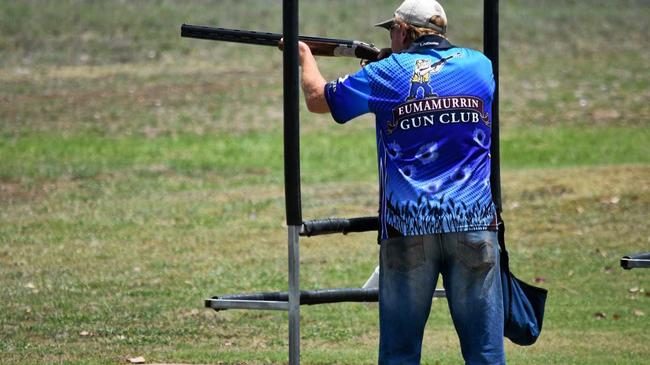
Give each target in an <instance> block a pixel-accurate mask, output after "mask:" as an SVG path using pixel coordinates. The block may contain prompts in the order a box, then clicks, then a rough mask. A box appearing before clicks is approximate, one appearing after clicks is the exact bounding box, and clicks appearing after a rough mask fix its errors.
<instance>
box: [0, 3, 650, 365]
mask: <svg viewBox="0 0 650 365" xmlns="http://www.w3.org/2000/svg"><path fill="white" fill-rule="evenodd" d="M398 3H399V2H398V1H385V0H382V1H370V0H354V1H338V0H335V1H323V0H302V1H300V28H301V33H302V34H305V35H319V36H327V37H335V38H348V39H358V40H362V41H368V42H373V43H375V44H376V45H378V46H379V47H383V46H387V43H388V39H387V34H386V32H385V31H384V30H381V29H378V28H373V27H372V24H373V23H375V22H377V21H379V20H383V19H385V18H387V17H389V16H390V15H391V14H392V13H393V11H394V9H395V8H396V7H397V5H398ZM443 5H444V6H445V8H446V11H447V14H448V17H449V21H450V27H449V29H450V38H451V40H452V42H453V43H456V44H458V45H463V46H469V47H473V48H477V49H481V48H482V16H483V15H482V2H480V1H479V2H477V1H471V0H462V1H461V0H454V1H444V2H443ZM500 15H501V19H500V22H501V29H500V31H501V39H500V41H501V47H500V51H501V54H500V61H501V64H500V75H501V80H500V92H501V94H500V95H501V104H500V108H501V113H500V116H501V129H502V164H503V167H504V168H503V177H502V180H503V185H504V186H503V194H504V218H505V219H506V222H507V223H508V229H509V232H508V235H509V237H510V238H509V247H510V251H512V252H511V260H512V261H513V268H514V271H515V272H516V273H517V274H518V275H519V276H521V277H522V278H523V279H524V280H526V281H529V282H532V283H537V285H540V286H544V287H547V288H549V289H550V297H549V303H548V309H547V319H546V322H545V325H544V326H545V328H544V333H543V335H542V338H541V339H540V341H539V342H538V343H537V344H536V345H535V346H533V347H530V348H521V347H516V346H512V345H511V344H508V357H509V359H510V362H511V363H513V364H642V363H644V360H643V359H647V358H648V356H649V355H650V352H649V350H648V347H647V343H648V341H650V335H649V334H648V332H647V325H645V323H647V316H648V315H650V305H649V301H650V297H649V296H648V293H647V292H646V290H647V289H648V288H647V286H648V285H647V283H648V274H650V272H643V270H634V271H631V272H624V271H622V270H621V269H620V268H619V267H618V259H620V256H622V255H623V254H628V253H631V252H638V251H648V250H649V249H650V248H649V247H650V231H649V229H648V225H647V220H648V216H649V215H650V214H649V213H650V209H649V207H650V148H649V147H648V143H647V141H648V140H649V137H650V133H649V131H650V123H649V119H650V103H648V100H649V99H650V41H648V38H647V35H648V34H650V32H649V30H650V29H649V27H650V23H649V22H648V21H647V19H648V16H650V4H649V3H648V2H647V1H645V0H616V1H604V0H593V1H588V2H585V1H571V0H563V1H533V0H502V1H501V8H500ZM281 19H282V9H281V2H280V1H279V0H277V1H276V0H238V1H232V0H222V1H199V0H191V1H183V2H178V1H171V0H169V1H165V0H158V1H154V0H142V1H81V0H76V1H75V0H60V1H47V0H41V1H37V0H25V1H3V2H0V300H2V302H3V303H4V304H5V309H4V310H3V312H2V314H0V351H1V352H2V360H0V362H1V363H7V364H25V363H28V364H42V363H74V364H78V363H83V364H86V363H87V364H99V363H116V362H123V361H124V359H125V358H127V357H132V356H136V355H142V356H144V357H145V358H146V359H147V360H148V361H150V362H174V361H177V362H179V361H182V362H191V363H220V364H241V363H245V364H268V363H285V362H286V351H287V347H286V346H287V344H286V316H285V315H284V314H283V313H268V312H253V311H227V312H221V313H213V312H211V311H209V310H207V309H203V308H202V304H203V303H202V301H203V299H205V298H207V297H209V296H211V295H217V294H224V293H237V292H247V291H262V290H282V289H285V288H286V246H285V245H286V232H285V229H284V218H283V217H284V198H283V185H282V184H283V172H282V132H281V130H282V106H281V105H282V76H281V68H282V54H281V52H279V51H278V50H276V49H273V48H272V47H269V48H265V47H256V46H248V45H234V44H226V43H217V42H209V41H202V40H192V39H182V38H181V37H180V25H181V24H182V23H191V24H202V25H211V26H220V27H230V28H241V29H250V30H260V31H271V32H280V31H281V23H282V22H281ZM319 61H320V65H321V67H322V71H323V73H324V74H325V76H326V77H327V78H330V79H334V78H336V77H338V76H341V75H344V74H346V73H350V72H354V71H355V70H356V69H357V68H358V65H357V61H356V60H352V59H326V58H320V59H319ZM301 105H302V103H301ZM301 141H302V149H301V164H302V166H301V167H302V181H303V184H304V185H303V189H302V190H303V213H304V215H305V218H306V219H310V218H316V217H326V216H365V215H373V214H376V201H377V198H376V197H377V187H376V178H377V177H376V173H377V172H376V162H375V155H374V154H375V151H374V148H375V142H374V126H373V119H372V116H364V117H361V118H359V120H356V121H354V122H351V123H348V125H345V126H338V125H335V123H333V122H332V120H331V118H330V117H329V116H327V115H324V116H316V115H311V114H309V113H307V112H306V110H305V109H304V107H303V109H302V114H301ZM374 242H375V237H374V235H373V234H372V233H367V234H358V235H350V236H346V237H338V236H337V237H331V236H330V237H323V238H313V239H311V238H310V239H305V240H303V241H302V243H301V244H302V247H303V250H302V252H301V254H302V260H303V263H302V266H301V274H302V278H301V282H302V284H303V286H304V288H306V289H312V288H327V287H342V286H346V287H353V286H359V285H361V284H362V283H363V282H364V281H365V279H366V278H367V276H368V275H369V274H370V273H371V272H372V270H373V268H374V266H375V265H376V263H377V258H376V257H377V256H376V255H377V251H378V250H377V247H376V245H374ZM644 286H645V288H644ZM302 313H303V314H302V315H303V330H302V331H303V332H302V336H303V362H304V363H306V364H334V363H336V364H372V363H374V362H375V359H376V345H377V321H376V317H377V313H376V306H375V305H359V304H336V305H331V306H316V307H308V308H303V312H302ZM424 347H425V350H424V358H423V361H424V363H427V364H434V363H435V364H438V363H440V364H455V363H458V362H459V361H460V355H459V347H458V343H457V339H456V337H455V333H454V330H453V325H452V324H451V322H450V320H449V314H448V311H447V309H446V302H445V301H444V300H438V301H436V302H435V303H434V306H433V310H432V314H431V319H430V323H429V326H428V329H427V335H426V338H425V344H424Z"/></svg>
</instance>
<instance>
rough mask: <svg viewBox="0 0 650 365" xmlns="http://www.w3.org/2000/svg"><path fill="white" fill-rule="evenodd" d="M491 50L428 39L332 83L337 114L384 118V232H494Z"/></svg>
mask: <svg viewBox="0 0 650 365" xmlns="http://www.w3.org/2000/svg"><path fill="white" fill-rule="evenodd" d="M494 88H495V82H494V76H493V74H492V65H491V62H490V60H489V59H488V58H487V57H485V56H484V55H483V54H482V53H480V52H478V51H475V50H472V49H468V48H459V47H454V46H452V45H450V44H449V43H448V42H446V40H444V39H443V38H440V37H437V36H425V37H421V38H419V39H418V40H416V41H415V42H414V45H413V46H412V47H411V48H410V49H409V50H407V51H406V52H403V53H395V54H393V55H391V56H390V57H388V58H386V59H383V60H381V61H378V62H374V63H371V64H369V65H367V66H365V67H363V68H362V69H361V70H359V71H358V72H356V73H355V74H352V75H347V76H345V77H342V78H339V79H338V80H335V81H332V82H330V83H328V84H327V85H326V86H325V96H326V99H327V102H328V104H329V107H330V110H331V113H332V116H333V118H334V120H336V121H337V122H338V123H345V122H347V121H349V120H351V119H353V118H355V117H357V116H359V115H362V114H365V113H374V114H375V116H376V121H375V123H376V134H377V161H378V170H379V184H380V189H379V193H380V197H379V198H380V204H379V205H380V206H379V219H380V237H381V238H382V239H384V238H387V237H389V236H392V235H404V236H412V235H422V234H434V233H447V232H463V231H473V230H485V229H493V228H494V227H493V225H494V220H495V214H496V213H495V207H494V203H493V202H492V196H491V191H490V121H491V109H492V108H491V107H492V98H493V94H494Z"/></svg>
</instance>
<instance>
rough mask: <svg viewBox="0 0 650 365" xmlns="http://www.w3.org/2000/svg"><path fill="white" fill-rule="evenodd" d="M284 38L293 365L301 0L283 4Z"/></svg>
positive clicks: (292, 362)
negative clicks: (299, 8) (299, 15)
mask: <svg viewBox="0 0 650 365" xmlns="http://www.w3.org/2000/svg"><path fill="white" fill-rule="evenodd" d="M282 33H283V35H284V53H283V85H284V194H285V205H286V212H287V226H288V227H289V228H288V235H289V237H288V251H289V252H288V254H289V298H288V299H289V302H288V304H289V365H299V364H300V253H299V233H300V226H301V225H302V213H301V208H300V204H301V203H300V129H299V117H300V115H299V104H298V103H299V99H298V98H299V91H300V84H299V74H298V71H299V70H298V0H283V2H282Z"/></svg>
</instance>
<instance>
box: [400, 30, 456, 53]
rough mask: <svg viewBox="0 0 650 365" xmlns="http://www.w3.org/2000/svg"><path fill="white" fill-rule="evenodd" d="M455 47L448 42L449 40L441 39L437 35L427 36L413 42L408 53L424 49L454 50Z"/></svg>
mask: <svg viewBox="0 0 650 365" xmlns="http://www.w3.org/2000/svg"><path fill="white" fill-rule="evenodd" d="M454 47H455V46H454V45H453V44H451V43H449V41H448V40H447V38H444V37H441V36H439V35H437V34H427V35H423V36H421V37H418V39H416V40H414V41H413V44H411V46H410V47H409V49H408V52H413V51H416V50H419V49H422V48H430V49H449V48H454Z"/></svg>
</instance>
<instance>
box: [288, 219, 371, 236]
mask: <svg viewBox="0 0 650 365" xmlns="http://www.w3.org/2000/svg"><path fill="white" fill-rule="evenodd" d="M378 229H379V218H377V217H359V218H322V219H314V220H308V221H304V222H302V227H301V230H300V235H301V236H307V237H311V236H317V235H322V234H332V233H343V234H348V233H350V232H368V231H377V230H378Z"/></svg>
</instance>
